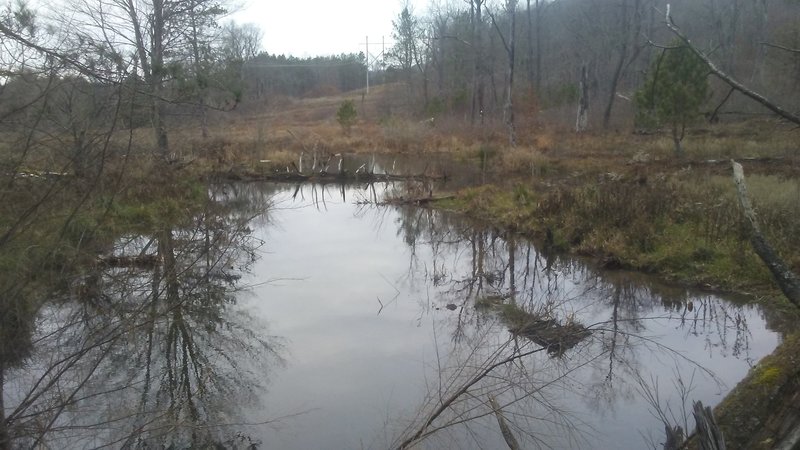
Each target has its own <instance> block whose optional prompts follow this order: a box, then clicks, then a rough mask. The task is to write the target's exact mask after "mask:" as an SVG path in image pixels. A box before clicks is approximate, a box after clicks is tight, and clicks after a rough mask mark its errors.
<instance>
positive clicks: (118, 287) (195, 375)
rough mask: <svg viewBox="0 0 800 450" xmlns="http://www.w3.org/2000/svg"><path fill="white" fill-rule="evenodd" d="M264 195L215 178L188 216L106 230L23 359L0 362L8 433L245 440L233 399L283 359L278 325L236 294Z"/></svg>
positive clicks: (21, 436)
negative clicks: (102, 243) (98, 250)
mask: <svg viewBox="0 0 800 450" xmlns="http://www.w3.org/2000/svg"><path fill="white" fill-rule="evenodd" d="M262 200H263V199H262ZM266 206H267V203H266V202H264V201H262V202H254V196H253V195H252V193H250V192H242V187H241V186H233V187H232V186H226V187H224V188H218V189H214V190H212V192H210V194H209V200H208V202H207V204H206V207H205V209H204V210H203V211H202V212H201V213H199V214H197V215H195V216H194V217H193V218H192V220H191V221H188V223H181V224H174V226H172V227H167V228H164V229H159V230H153V232H152V234H150V235H147V236H130V237H127V238H122V239H119V240H118V242H117V243H115V246H114V248H112V249H109V252H108V254H107V255H106V256H104V257H100V258H99V262H98V263H97V264H96V265H95V266H94V267H92V268H90V269H88V270H86V271H85V274H84V275H83V276H82V277H81V278H80V279H78V280H75V282H74V283H73V284H72V286H71V287H70V289H69V292H67V293H64V294H63V295H62V296H61V298H60V299H59V300H58V301H57V302H55V304H53V305H52V306H50V307H48V308H46V310H45V313H44V314H43V316H42V318H41V319H40V323H39V327H38V329H39V330H40V332H39V334H38V335H37V336H36V337H35V342H34V343H35V351H34V355H33V356H32V357H31V359H30V360H29V362H28V363H27V365H26V366H25V367H24V368H22V369H19V370H15V371H13V372H10V373H8V374H7V376H6V383H7V384H6V386H5V391H6V395H7V398H6V402H5V404H6V408H7V411H10V412H9V413H8V414H7V422H8V424H9V429H10V430H11V436H12V437H13V441H12V442H13V444H14V445H15V446H16V445H18V446H31V447H36V446H39V445H41V446H51V447H63V448H67V447H102V446H110V447H112V448H120V447H121V448H153V447H158V448H161V447H162V446H163V447H173V448H189V447H193V448H194V447H210V446H215V445H222V446H234V445H239V446H242V445H249V444H252V443H254V442H251V441H250V439H249V438H248V437H247V436H248V432H247V427H246V424H244V423H243V422H242V418H241V417H238V412H239V411H240V409H241V408H242V406H243V405H245V404H247V403H249V402H251V401H252V399H254V398H259V397H258V396H257V395H254V393H255V392H257V391H259V390H263V389H264V388H266V384H267V381H268V380H269V375H270V373H271V372H272V370H273V368H274V366H275V364H276V363H280V362H281V361H282V359H281V339H279V338H276V337H274V336H269V335H267V334H265V333H264V330H265V329H266V327H265V324H264V323H261V322H260V321H258V320H255V319H253V318H252V317H250V316H249V315H248V314H247V313H246V312H245V311H243V310H242V309H241V308H239V307H238V306H237V295H241V292H240V288H239V286H238V284H239V281H240V278H241V275H242V274H243V273H247V272H248V271H249V270H250V268H251V266H252V264H253V263H254V262H255V260H256V258H257V256H256V255H257V254H256V250H257V248H258V247H259V246H260V245H261V244H262V242H260V241H258V240H257V239H255V238H253V237H252V236H251V230H250V228H249V227H250V226H251V223H252V220H253V219H254V218H255V217H257V216H259V215H261V214H262V213H264V212H265V211H266ZM262 217H263V216H262ZM248 420H249V421H259V420H254V418H252V417H250V418H248ZM263 420H265V419H263V418H262V419H261V421H263Z"/></svg>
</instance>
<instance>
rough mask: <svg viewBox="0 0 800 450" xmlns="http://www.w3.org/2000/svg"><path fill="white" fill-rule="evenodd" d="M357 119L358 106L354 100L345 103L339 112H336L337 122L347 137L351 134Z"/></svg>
mask: <svg viewBox="0 0 800 450" xmlns="http://www.w3.org/2000/svg"><path fill="white" fill-rule="evenodd" d="M357 117H358V112H357V111H356V105H355V103H353V101H352V100H345V101H343V102H342V105H341V106H339V110H338V111H336V121H337V122H339V125H341V126H342V130H344V132H345V134H347V135H349V134H350V129H351V128H352V127H353V125H355V123H356V118H357Z"/></svg>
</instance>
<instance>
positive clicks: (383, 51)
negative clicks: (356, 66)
mask: <svg viewBox="0 0 800 450" xmlns="http://www.w3.org/2000/svg"><path fill="white" fill-rule="evenodd" d="M389 44H391V42H390V43H389ZM361 45H364V46H366V52H365V53H364V56H366V58H367V74H366V75H367V89H366V94H369V71H370V69H371V65H372V64H375V63H377V62H378V60H379V59H380V60H381V61H380V63H379V64H378V66H380V70H384V69H385V68H386V38H385V36H381V52H380V53H379V54H378V55H377V56H375V55H371V54H370V53H369V36H366V40H365V41H364V42H362V43H361ZM370 57H371V58H372V61H371V62H370Z"/></svg>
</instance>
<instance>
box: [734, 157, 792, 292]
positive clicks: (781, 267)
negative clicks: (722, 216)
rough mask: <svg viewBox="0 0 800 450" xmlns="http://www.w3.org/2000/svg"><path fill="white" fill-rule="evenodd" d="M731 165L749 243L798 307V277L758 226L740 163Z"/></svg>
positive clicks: (782, 289) (783, 290)
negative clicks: (748, 232) (747, 230)
mask: <svg viewBox="0 0 800 450" xmlns="http://www.w3.org/2000/svg"><path fill="white" fill-rule="evenodd" d="M731 164H732V165H733V182H734V183H735V184H736V190H737V193H738V196H739V204H741V205H742V210H743V211H744V216H745V218H746V219H747V226H748V228H749V229H750V230H749V231H750V243H751V244H752V245H753V250H755V252H756V254H757V255H758V257H759V258H761V260H762V261H764V264H766V265H767V268H769V271H770V273H772V276H773V277H774V278H775V282H776V283H778V287H780V289H781V291H782V292H783V294H784V295H785V296H786V298H787V299H789V301H790V302H792V303H794V304H795V305H796V306H798V307H800V278H798V276H797V274H795V273H794V272H792V270H791V269H790V268H789V266H788V265H787V264H786V263H785V262H784V261H783V260H782V259H781V258H780V256H778V254H777V253H776V252H775V250H774V249H773V248H772V245H770V243H769V242H768V241H767V239H766V237H764V234H763V233H762V232H761V228H760V227H759V226H758V219H757V217H756V213H755V211H754V210H753V205H752V204H751V203H750V198H749V197H748V195H747V186H746V185H745V182H744V170H743V169H742V165H741V164H739V163H737V162H736V161H731Z"/></svg>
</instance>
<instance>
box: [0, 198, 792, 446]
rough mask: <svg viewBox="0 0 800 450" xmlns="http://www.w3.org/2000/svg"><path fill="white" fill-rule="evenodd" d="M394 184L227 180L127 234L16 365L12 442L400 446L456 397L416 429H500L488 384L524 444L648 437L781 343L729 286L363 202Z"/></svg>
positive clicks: (492, 438) (450, 438) (643, 442)
mask: <svg viewBox="0 0 800 450" xmlns="http://www.w3.org/2000/svg"><path fill="white" fill-rule="evenodd" d="M396 188H399V185H398V186H392V185H385V186H384V185H381V186H374V187H367V188H365V187H363V186H348V187H341V186H339V185H328V186H321V185H311V184H306V185H301V186H289V185H276V184H268V183H249V184H228V185H221V186H216V187H214V188H213V189H212V190H211V192H210V195H211V198H212V199H214V202H213V203H214V204H215V205H216V206H213V207H209V209H207V210H206V211H205V212H204V213H203V214H201V215H200V216H198V217H197V218H196V219H195V220H194V221H193V222H192V223H189V224H181V225H180V226H176V228H175V229H173V230H158V231H155V232H154V233H153V235H151V236H131V237H128V238H123V239H121V240H120V242H119V243H117V244H116V248H115V249H113V251H112V252H111V254H112V255H114V256H113V258H111V259H107V261H106V265H105V266H104V267H103V268H102V270H101V272H100V273H95V274H89V275H87V276H86V277H85V278H83V279H82V280H81V282H80V283H78V285H77V287H73V288H72V291H73V295H74V293H75V292H77V291H80V292H81V293H83V294H82V295H84V297H85V298H88V299H89V300H84V301H81V302H70V301H69V300H68V297H67V298H65V299H64V300H63V301H62V302H60V303H58V304H57V305H56V306H52V307H50V308H48V310H47V311H46V312H45V314H44V315H43V318H42V321H41V326H40V330H41V331H40V335H39V336H38V337H37V341H36V342H37V350H36V351H35V353H34V355H33V357H32V358H31V361H30V362H29V363H28V364H27V365H26V366H25V367H24V368H21V369H19V370H17V371H15V372H12V373H10V375H9V377H8V378H7V380H6V385H5V393H6V403H5V406H6V408H7V413H6V414H7V416H9V417H10V418H11V419H12V420H13V422H11V423H13V424H15V425H14V426H15V428H12V431H13V432H15V433H17V434H18V435H19V436H22V437H21V438H20V439H21V440H20V441H19V442H20V443H25V442H28V441H31V442H32V441H33V440H34V439H35V438H37V437H42V436H44V437H43V440H42V441H40V443H41V442H44V443H47V444H49V445H50V446H52V447H62V448H67V447H70V448H93V447H98V446H108V447H111V448H119V447H127V448H145V447H148V446H149V447H148V448H152V446H153V445H157V446H160V445H162V444H163V445H169V444H174V445H176V446H177V447H178V448H184V447H201V446H203V445H207V444H209V443H210V442H215V443H222V444H225V445H226V446H228V447H232V446H233V445H237V446H239V448H242V446H244V445H246V444H248V443H251V442H254V441H255V442H260V443H261V446H260V448H266V449H355V448H376V449H383V448H393V447H395V446H396V445H397V444H399V443H400V442H402V441H403V440H404V439H406V438H409V437H411V436H413V435H415V434H417V431H418V430H420V429H421V427H422V424H423V423H424V422H425V420H426V418H427V417H428V416H429V415H430V414H431V412H432V411H435V410H436V409H437V408H438V406H439V404H440V402H441V401H444V399H448V398H451V397H452V399H453V400H452V402H451V403H450V404H449V408H447V409H446V410H445V411H444V412H443V413H442V414H441V415H439V416H438V417H437V418H436V420H434V421H433V422H432V423H431V424H430V425H429V426H427V427H425V428H424V430H423V431H422V432H421V433H420V434H421V435H422V436H424V437H425V439H424V440H422V441H421V442H420V443H418V444H417V446H416V447H414V448H431V449H439V448H444V449H447V448H452V449H470V448H490V449H502V448H506V444H505V443H504V442H503V438H502V436H501V433H500V429H499V426H498V422H497V419H496V417H495V415H494V414H493V412H492V409H491V407H490V406H489V399H490V398H493V399H496V401H497V403H498V404H499V405H500V408H501V409H502V413H503V415H504V416H505V419H506V420H507V422H508V423H509V424H510V426H511V429H512V431H513V433H514V434H515V435H516V437H517V439H518V440H520V441H521V442H522V443H523V448H539V447H542V448H588V449H639V448H653V447H654V446H655V447H658V444H659V443H660V442H663V429H664V427H663V425H662V423H661V421H660V420H659V418H658V417H656V413H657V410H659V409H660V410H661V413H662V414H664V415H665V416H666V419H668V420H669V421H670V422H673V423H678V424H681V425H684V421H685V420H688V421H689V423H690V424H691V423H692V420H691V419H690V418H688V417H687V416H688V414H690V413H689V412H688V411H690V409H691V401H692V400H702V401H703V402H704V403H705V404H707V405H715V404H717V403H718V402H719V401H720V400H721V399H722V398H723V397H724V396H725V394H726V393H727V392H728V391H729V390H730V389H731V388H732V387H733V386H734V385H735V384H736V383H737V382H738V381H739V380H740V379H741V378H742V377H743V376H744V375H745V374H746V373H747V371H748V369H749V368H750V367H751V366H752V365H753V364H755V363H756V362H757V361H758V360H759V359H760V358H761V357H763V356H764V355H766V354H768V353H769V352H770V351H772V350H773V349H774V348H775V346H776V345H777V343H778V342H779V340H780V335H779V333H777V332H775V331H772V330H771V328H770V325H769V324H770V323H772V319H771V318H770V317H769V315H768V314H767V313H766V312H764V311H762V310H760V309H758V308H756V307H753V306H742V305H741V304H739V303H737V302H736V299H735V298H722V297H720V296H717V295H714V294H709V293H703V292H697V291H692V290H688V289H685V288H682V287H675V286H670V285H665V284H663V283H660V282H658V281H656V280H654V279H651V278H648V277H644V276H642V275H640V274H634V273H628V272H623V271H602V270H597V269H595V268H593V267H591V266H590V265H589V264H587V263H586V262H585V261H582V260H579V259H574V258H568V257H564V256H560V255H556V254H551V253H548V252H546V251H542V250H540V249H537V248H536V247H534V246H533V245H532V244H531V243H530V242H528V241H526V240H524V239H521V238H519V237H516V236H514V235H509V234H505V233H502V232H499V231H497V230H492V229H490V228H486V227H483V226H481V225H479V224H475V223H470V222H469V221H465V220H464V219H462V218H459V217H456V216H454V215H452V214H448V213H446V212H442V211H436V210H429V209H421V208H415V207H411V206H375V205H372V204H364V201H366V200H369V199H373V200H374V199H376V198H380V197H381V196H382V195H384V194H385V193H386V191H389V190H392V189H396ZM264 208H266V212H263V210H264ZM150 256H152V258H149V257H150ZM152 261H160V263H153V262H152ZM162 266H163V267H162ZM164 274H167V275H164ZM169 274H174V275H169ZM87 293H88V294H87ZM520 318H523V319H526V320H527V319H530V318H536V320H537V321H538V322H537V323H539V324H541V325H542V326H543V327H544V328H545V329H547V330H550V331H551V333H550V335H549V337H548V338H547V339H549V341H551V342H553V340H554V339H555V340H556V341H559V340H560V342H561V348H560V349H557V348H551V349H550V351H545V350H543V349H542V346H541V345H540V343H541V342H542V337H541V335H539V336H538V340H537V336H531V334H524V333H523V334H517V335H515V334H512V333H511V332H510V331H509V329H510V328H513V327H514V325H513V324H514V323H518V322H514V321H515V320H519V319H520ZM582 326H585V327H586V328H588V330H589V333H586V332H585V331H584V329H583V328H582ZM570 327H572V328H570ZM575 327H578V329H580V330H581V332H580V333H578V336H579V337H578V338H575V339H571V338H569V336H560V337H559V336H558V335H556V336H555V337H554V336H553V334H552V330H574V329H576V328H575ZM533 334H536V332H534V333H533ZM556 334H557V333H556ZM561 338H564V339H561ZM547 339H546V340H547ZM537 342H538V343H537ZM522 355H524V356H522ZM504 359H509V360H510V362H508V363H506V364H500V362H501V361H503V360H504ZM54 361H55V362H54ZM53 367H55V368H56V369H58V370H61V368H63V373H65V374H69V376H66V375H64V376H60V377H57V378H56V377H55V375H54V373H56V372H58V370H56V371H53V369H52V368H53ZM489 367H492V369H491V370H487V369H488V368H489ZM481 372H485V373H486V376H484V377H482V378H480V380H478V381H475V380H476V379H475V378H474V377H475V376H476V374H478V373H481ZM37 380H44V382H42V381H37ZM472 381H475V382H472ZM456 392H460V393H461V395H455V396H454V395H453V394H454V393H456ZM68 393H75V394H74V396H73V397H71V398H74V399H75V400H74V401H73V402H71V403H70V406H69V407H68V408H66V409H59V408H55V407H53V405H57V404H58V403H57V402H58V401H63V400H59V399H63V398H64V396H65V395H66V394H68ZM648 399H649V401H648ZM19 405H22V406H19ZM656 406H658V408H657V407H656ZM56 409H57V410H58V414H53V413H52V412H51V411H53V410H56ZM28 417H30V418H31V419H29V420H28V419H26V418H28ZM51 418H52V422H51V423H50V425H49V428H47V433H46V434H45V432H41V433H39V431H37V430H39V429H41V428H36V426H39V425H37V424H40V423H42V422H45V423H46V422H48V421H49V420H51ZM221 424H229V426H220V425H221ZM25 433H27V434H25ZM37 433H39V434H37ZM25 436H28V437H25ZM26 439H27V440H26Z"/></svg>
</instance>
